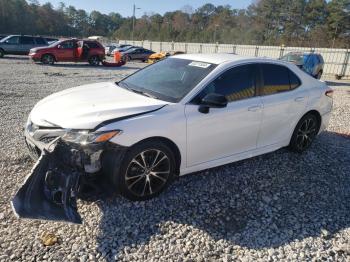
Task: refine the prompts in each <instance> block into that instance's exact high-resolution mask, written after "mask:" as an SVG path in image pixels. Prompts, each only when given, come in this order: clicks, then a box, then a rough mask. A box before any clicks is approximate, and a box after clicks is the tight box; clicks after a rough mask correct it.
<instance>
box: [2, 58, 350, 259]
mask: <svg viewBox="0 0 350 262" xmlns="http://www.w3.org/2000/svg"><path fill="white" fill-rule="evenodd" d="M142 66H143V65H142V64H139V63H129V64H128V65H127V66H124V67H121V68H103V67H100V68H92V67H90V66H88V65H85V64H58V65H56V66H42V65H34V64H32V63H30V62H29V61H28V60H27V59H26V58H25V57H14V56H13V57H7V58H5V59H1V60H0V72H1V74H0V86H1V89H0V108H1V110H0V118H1V125H0V129H1V132H0V136H1V138H0V141H1V142H0V179H1V180H0V181H1V183H0V204H1V205H0V236H1V237H0V261H9V260H12V261H45V260H46V261H110V260H114V259H116V260H119V261H132V260H139V261H140V260H141V261H146V260H149V261H165V260H166V261H169V260H171V261H205V260H206V261H207V260H216V261H233V260H235V261H236V260H238V261H253V260H262V261H271V260H289V261H300V260H307V261H310V260H312V261H319V260H328V261H349V260H350V138H349V137H347V136H343V135H341V134H350V106H349V105H350V82H349V81H342V82H340V81H330V82H329V85H331V86H332V87H334V88H335V90H336V91H335V94H334V96H335V100H334V111H333V116H332V119H331V122H330V126H329V128H328V130H327V131H326V132H324V133H323V134H321V135H320V136H319V137H318V139H317V141H316V142H315V143H314V145H313V146H312V148H311V149H310V150H309V151H308V152H306V153H304V154H302V155H298V154H294V153H290V152H289V151H288V150H286V149H281V150H279V151H277V152H274V153H270V154H267V155H263V156H259V157H255V158H252V159H248V160H244V161H240V162H237V163H233V164H230V165H226V166H222V167H219V168H215V169H211V170H207V171H204V172H199V173H197V174H193V175H188V176H185V177H182V178H181V179H179V180H178V181H176V182H175V183H174V184H173V185H172V186H171V187H170V188H169V189H168V190H167V191H166V192H165V193H164V194H162V195H161V196H160V197H159V198H157V199H154V200H151V201H148V202H142V203H132V202H129V201H127V200H125V199H122V198H120V197H117V198H103V199H98V200H96V201H90V202H87V201H81V200H80V201H79V211H80V213H81V215H82V217H83V219H84V224H83V225H81V226H78V225H72V224H65V223H57V222H55V223H54V222H42V221H30V220H18V219H16V218H15V217H14V215H13V213H12V211H11V208H10V205H9V201H10V199H11V197H12V195H13V194H14V193H15V191H16V190H17V189H18V187H19V186H20V184H21V183H22V181H23V179H24V177H25V176H26V175H27V174H28V172H29V171H30V169H31V167H32V165H33V164H34V163H33V162H32V161H31V160H30V159H29V157H28V156H27V153H26V149H25V146H24V141H23V136H22V127H23V125H24V123H25V121H26V117H27V115H28V113H29V111H30V110H31V108H32V107H33V106H34V104H35V103H36V102H38V101H39V99H41V98H43V97H45V96H47V95H49V94H51V93H53V92H56V91H60V90H63V89H65V88H69V87H73V86H77V85H81V84H86V83H93V82H99V81H112V80H118V79H120V78H121V77H123V76H125V75H128V74H130V73H132V72H133V71H135V70H137V69H138V68H140V67H142ZM44 232H52V233H54V234H56V235H57V236H58V237H59V242H58V243H57V244H55V245H54V246H51V247H44V246H43V245H42V244H41V242H40V240H39V237H40V236H41V235H42V234H43V233H44Z"/></svg>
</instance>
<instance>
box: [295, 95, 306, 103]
mask: <svg viewBox="0 0 350 262" xmlns="http://www.w3.org/2000/svg"><path fill="white" fill-rule="evenodd" d="M304 99H305V97H302V96H301V97H297V98H295V99H294V101H295V102H302V101H304Z"/></svg>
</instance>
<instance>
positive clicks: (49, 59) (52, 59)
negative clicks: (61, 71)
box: [41, 54, 55, 65]
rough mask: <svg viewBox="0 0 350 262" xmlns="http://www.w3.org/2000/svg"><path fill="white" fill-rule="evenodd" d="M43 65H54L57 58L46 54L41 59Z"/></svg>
mask: <svg viewBox="0 0 350 262" xmlns="http://www.w3.org/2000/svg"><path fill="white" fill-rule="evenodd" d="M41 63H43V64H44V65H53V64H54V63H55V57H54V56H53V55H50V54H45V55H43V56H42V57H41Z"/></svg>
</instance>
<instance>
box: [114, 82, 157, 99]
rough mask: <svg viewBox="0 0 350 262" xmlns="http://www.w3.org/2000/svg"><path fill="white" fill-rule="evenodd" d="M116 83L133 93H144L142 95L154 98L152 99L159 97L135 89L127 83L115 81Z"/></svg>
mask: <svg viewBox="0 0 350 262" xmlns="http://www.w3.org/2000/svg"><path fill="white" fill-rule="evenodd" d="M117 85H119V86H121V87H122V88H125V89H127V90H129V91H131V92H134V93H137V94H140V95H144V96H148V97H151V98H154V99H159V98H158V97H157V96H155V95H151V94H150V93H147V92H145V91H140V90H137V89H133V88H131V87H130V86H129V85H128V84H127V83H124V82H117Z"/></svg>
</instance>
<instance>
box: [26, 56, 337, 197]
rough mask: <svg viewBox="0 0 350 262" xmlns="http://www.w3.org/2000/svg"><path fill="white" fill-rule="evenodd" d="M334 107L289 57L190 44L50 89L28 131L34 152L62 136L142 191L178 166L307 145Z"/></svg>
mask: <svg viewBox="0 0 350 262" xmlns="http://www.w3.org/2000/svg"><path fill="white" fill-rule="evenodd" d="M331 110H332V90H331V89H330V88H329V87H327V85H326V84H325V83H324V82H321V81H319V80H316V79H314V78H312V77H311V76H309V75H307V74H306V73H304V72H303V71H301V70H300V69H299V68H298V67H297V66H295V65H293V64H290V63H286V62H283V61H278V60H272V59H267V58H249V57H242V56H238V55H231V54H192V55H191V54H188V55H178V56H174V57H169V58H167V59H164V60H162V61H160V62H158V63H155V64H153V65H150V66H147V67H146V68H144V69H142V70H140V71H138V72H136V73H134V74H132V75H130V76H128V77H126V78H125V79H123V80H122V81H120V82H117V83H96V84H90V85H85V86H80V87H77V88H71V89H68V90H65V91H62V92H59V93H56V94H53V95H50V96H49V97H47V98H45V99H43V100H42V101H40V102H39V103H38V104H37V105H36V106H35V107H34V109H33V110H32V112H31V113H30V116H29V119H28V123H27V126H26V131H25V136H26V141H27V145H28V147H29V149H30V151H31V154H32V156H33V155H34V154H38V155H40V152H41V151H42V150H43V149H44V148H46V147H47V145H49V144H50V141H52V140H53V139H54V138H56V137H61V140H62V141H63V142H64V143H65V144H66V145H69V146H68V147H71V148H74V149H76V150H78V151H82V152H84V158H83V159H84V161H83V163H82V166H83V167H84V169H85V171H84V172H85V173H93V174H100V172H99V171H101V170H102V171H103V173H104V174H106V175H107V176H108V177H109V178H110V179H111V181H112V182H113V185H114V187H115V189H116V190H117V191H118V192H120V193H121V194H122V195H123V196H125V197H126V198H128V199H131V200H145V199H149V198H152V197H154V196H156V195H158V194H159V193H160V192H161V191H163V190H164V189H165V188H166V187H167V186H168V185H169V184H170V183H171V182H172V181H173V180H174V178H176V177H177V176H178V175H184V174H188V173H192V172H195V171H199V170H203V169H207V168H212V167H215V166H219V165H224V164H227V163H230V162H234V161H238V160H242V159H246V158H250V157H253V156H257V155H261V154H264V153H267V152H271V151H274V150H277V149H279V148H282V147H286V146H289V148H290V149H292V150H293V151H296V152H303V151H304V150H306V149H307V148H309V147H310V145H311V144H312V142H313V140H314V139H315V137H316V135H317V134H319V133H320V132H321V131H322V130H324V129H325V128H326V126H327V124H328V121H329V118H330V115H331ZM86 159H87V160H86Z"/></svg>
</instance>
